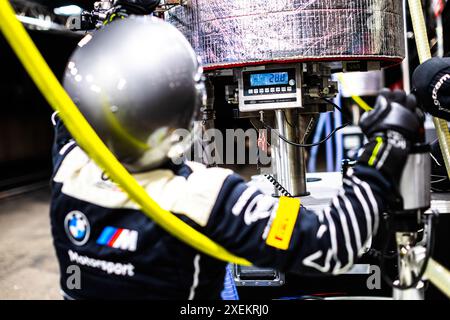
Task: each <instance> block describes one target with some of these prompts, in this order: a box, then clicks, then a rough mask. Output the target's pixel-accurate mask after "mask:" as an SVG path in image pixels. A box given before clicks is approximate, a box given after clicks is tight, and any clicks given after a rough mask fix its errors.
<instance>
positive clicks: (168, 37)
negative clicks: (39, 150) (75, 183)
mask: <svg viewBox="0 0 450 320" xmlns="http://www.w3.org/2000/svg"><path fill="white" fill-rule="evenodd" d="M202 72H203V70H202V68H201V65H200V63H199V59H198V57H197V55H196V54H195V52H194V50H193V49H192V47H191V45H190V44H189V43H188V41H187V40H186V38H184V36H183V35H182V34H181V33H180V32H179V31H178V30H177V29H176V28H175V27H173V26H172V25H170V24H168V23H166V22H164V21H163V20H161V19H158V18H155V17H149V16H147V17H142V16H141V17H138V16H135V17H130V18H128V19H126V20H117V21H114V22H112V23H111V24H110V25H107V26H106V27H104V28H102V29H100V30H98V31H97V32H96V33H95V34H93V35H88V36H86V37H85V38H84V39H82V40H81V42H80V43H79V44H78V47H77V49H76V50H75V52H74V53H73V55H72V57H71V58H70V60H69V63H68V66H67V68H66V72H65V75H64V87H65V89H66V90H67V92H68V93H69V95H70V96H71V98H72V99H73V101H74V102H75V104H76V105H77V106H78V108H79V110H80V111H81V113H82V114H83V115H84V116H85V118H86V119H87V121H88V122H89V123H90V124H91V126H92V127H93V128H94V130H95V131H96V132H97V134H98V135H99V136H100V138H101V139H102V140H103V142H104V143H105V144H106V145H107V146H108V148H109V149H110V150H111V151H112V153H113V154H114V155H115V156H116V157H117V159H118V160H119V161H120V162H121V163H123V164H124V165H125V167H127V168H128V169H129V170H130V171H132V172H139V171H143V170H148V169H152V168H156V167H158V166H160V165H162V164H163V163H164V162H166V161H167V160H168V159H169V158H172V157H176V156H179V155H180V154H182V153H183V152H184V151H185V150H186V149H187V148H188V145H189V137H188V136H187V135H185V136H184V137H182V136H180V132H181V133H186V132H189V131H190V130H191V127H192V120H193V118H194V117H195V115H196V114H197V113H198V110H199V109H200V107H201V106H202V104H204V102H205V100H206V95H205V87H204V83H203V75H202ZM182 140H184V141H182ZM180 141H181V142H180Z"/></svg>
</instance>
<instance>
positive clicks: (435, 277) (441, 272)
mask: <svg viewBox="0 0 450 320" xmlns="http://www.w3.org/2000/svg"><path fill="white" fill-rule="evenodd" d="M425 278H427V279H428V280H430V281H431V282H432V283H433V284H434V285H435V286H436V287H437V288H439V290H441V291H442V292H443V293H445V294H446V295H447V297H449V298H450V272H449V271H448V270H447V269H445V268H444V267H443V266H441V265H440V264H439V263H437V262H436V261H434V260H433V259H430V260H429V261H428V266H427V270H426V271H425Z"/></svg>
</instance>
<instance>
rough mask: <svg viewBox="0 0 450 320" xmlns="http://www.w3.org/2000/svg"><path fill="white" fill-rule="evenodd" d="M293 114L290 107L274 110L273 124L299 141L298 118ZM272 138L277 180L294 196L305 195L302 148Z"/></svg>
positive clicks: (281, 131)
mask: <svg viewBox="0 0 450 320" xmlns="http://www.w3.org/2000/svg"><path fill="white" fill-rule="evenodd" d="M295 114H296V112H295V110H292V109H289V110H276V111H275V124H276V129H277V130H278V132H279V133H280V134H281V135H282V136H284V137H286V138H287V139H289V140H290V141H293V142H296V143H299V137H300V132H299V118H298V117H297V116H296V115H295ZM275 137H276V135H275ZM274 140H275V141H272V162H273V169H274V175H275V177H276V179H277V181H278V182H279V183H280V184H281V185H282V186H283V187H284V188H285V189H286V190H287V191H289V193H290V194H291V195H293V196H295V197H299V196H305V195H307V194H308V192H307V190H306V165H305V157H304V149H303V148H298V147H296V146H292V145H290V144H288V143H286V142H285V141H283V140H281V139H280V138H275V139H274ZM277 192H278V191H277ZM277 195H280V194H277Z"/></svg>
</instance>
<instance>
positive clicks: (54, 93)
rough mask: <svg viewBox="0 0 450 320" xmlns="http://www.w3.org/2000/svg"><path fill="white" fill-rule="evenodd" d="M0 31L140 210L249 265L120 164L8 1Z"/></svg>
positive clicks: (213, 252) (0, 12)
mask: <svg viewBox="0 0 450 320" xmlns="http://www.w3.org/2000/svg"><path fill="white" fill-rule="evenodd" d="M0 30H1V31H2V33H3V34H4V36H5V38H6V39H7V41H8V42H9V44H10V45H11V47H12V48H13V50H14V52H15V53H16V55H17V57H18V58H19V60H20V61H21V62H22V64H23V66H24V67H25V69H26V70H27V72H28V74H29V75H30V77H31V78H32V79H33V81H34V83H35V84H36V86H37V87H38V88H39V90H40V92H41V93H42V95H43V96H44V97H45V98H46V99H47V101H48V103H49V104H50V106H52V108H53V109H55V110H56V111H59V116H60V117H61V119H62V120H63V122H64V124H65V126H66V127H67V129H68V130H69V132H70V133H71V134H72V136H73V138H74V139H75V140H76V141H77V142H78V144H79V145H80V146H81V147H82V148H83V149H84V150H85V151H86V152H87V153H88V154H89V156H90V157H91V158H92V159H93V160H94V161H95V162H96V163H97V164H98V165H99V166H100V167H101V168H103V169H104V170H105V171H106V172H107V173H108V175H109V177H110V178H111V179H112V180H113V181H114V182H116V183H117V184H118V185H119V186H120V187H121V188H122V189H123V190H124V191H125V192H126V193H127V194H128V195H129V197H130V199H132V200H133V201H134V202H135V203H137V204H138V205H139V206H140V207H141V209H142V211H143V212H144V213H145V214H146V215H147V216H148V217H149V218H151V219H152V220H153V221H155V222H156V223H157V224H158V225H160V226H161V227H162V228H164V230H166V231H167V232H169V233H170V234H171V235H173V236H174V237H176V238H178V239H179V240H181V241H183V242H185V243H186V244H188V245H190V246H192V247H193V248H195V249H197V250H199V251H201V252H204V253H206V254H208V255H210V256H212V257H214V258H217V259H220V260H224V261H229V262H232V263H236V264H241V265H251V263H250V262H248V261H247V260H245V259H243V258H239V257H237V256H234V255H232V254H231V253H229V252H228V251H226V249H224V248H223V247H221V246H220V245H218V244H216V243H214V242H213V241H212V240H211V239H209V238H208V237H206V236H205V235H203V234H201V233H200V232H198V231H196V230H195V229H193V228H192V227H190V226H188V225H187V224H185V223H184V222H183V221H181V220H180V219H179V218H177V217H176V216H175V215H173V214H172V213H171V212H169V211H167V210H164V209H162V208H161V207H160V206H159V205H158V204H157V203H156V202H155V201H154V200H153V199H151V198H150V196H149V195H148V194H147V192H146V191H145V190H144V188H142V186H140V185H139V183H138V182H137V181H136V180H135V179H134V178H133V176H132V175H131V174H130V173H129V172H128V171H127V170H126V169H125V168H124V167H123V166H122V164H121V163H120V162H119V161H118V160H117V159H116V158H115V157H114V155H113V154H112V153H111V152H110V151H109V149H108V148H107V147H106V146H105V144H104V143H103V142H102V140H101V139H100V138H99V137H98V135H97V134H96V133H95V131H94V130H93V129H92V127H91V126H90V125H89V123H88V122H87V121H86V119H85V118H84V117H83V115H82V114H81V113H80V112H79V110H78V108H77V107H76V106H75V104H74V103H73V101H72V100H71V99H70V97H69V96H68V94H67V93H66V91H65V90H64V88H63V87H62V86H61V84H60V83H59V81H58V80H57V79H56V77H55V75H54V74H53V72H52V71H51V70H50V68H49V66H48V65H47V63H46V62H45V60H44V58H43V57H42V55H41V54H40V52H39V50H38V49H37V48H36V46H35V45H34V43H33V41H32V40H31V38H30V36H29V35H28V33H27V32H26V30H25V28H24V27H23V26H22V24H21V23H20V22H19V21H18V20H17V18H16V16H15V12H14V9H13V8H12V7H11V5H10V4H9V2H8V0H0Z"/></svg>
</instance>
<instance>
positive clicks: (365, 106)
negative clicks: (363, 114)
mask: <svg viewBox="0 0 450 320" xmlns="http://www.w3.org/2000/svg"><path fill="white" fill-rule="evenodd" d="M338 80H339V82H340V83H341V85H342V86H343V87H344V88H345V90H347V91H348V92H351V90H350V88H349V87H348V86H347V83H346V82H345V79H344V76H343V75H342V74H340V75H338ZM352 99H353V101H355V102H356V104H357V105H358V106H359V107H360V108H361V109H363V110H364V111H370V110H372V109H373V108H372V107H371V106H369V105H368V104H367V102H365V101H364V100H363V99H362V98H361V97H358V96H355V95H352Z"/></svg>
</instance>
